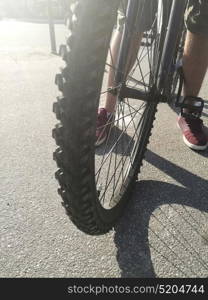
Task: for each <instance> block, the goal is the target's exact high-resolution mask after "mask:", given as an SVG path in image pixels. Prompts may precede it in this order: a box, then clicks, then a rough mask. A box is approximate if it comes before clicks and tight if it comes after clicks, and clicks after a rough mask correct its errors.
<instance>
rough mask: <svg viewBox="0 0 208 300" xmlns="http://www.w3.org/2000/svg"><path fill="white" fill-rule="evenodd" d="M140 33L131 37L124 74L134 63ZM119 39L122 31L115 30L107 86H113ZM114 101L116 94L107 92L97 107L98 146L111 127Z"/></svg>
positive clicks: (126, 73)
mask: <svg viewBox="0 0 208 300" xmlns="http://www.w3.org/2000/svg"><path fill="white" fill-rule="evenodd" d="M142 35H143V33H137V34H135V35H134V37H133V39H132V43H131V45H130V48H129V54H128V58H127V64H126V70H125V76H128V74H129V72H130V71H131V69H132V68H133V66H134V64H135V61H136V58H137V53H138V51H139V48H140V45H141V40H142ZM121 39H122V32H120V31H119V30H116V32H115V34H114V37H113V40H112V43H111V50H110V55H109V57H110V61H109V64H110V65H111V66H112V68H111V67H109V73H108V83H107V86H108V87H109V88H111V87H115V67H116V63H117V59H118V54H119V49H120V43H121ZM116 102H117V96H115V95H113V94H112V93H109V92H107V93H106V99H105V104H104V106H103V107H102V108H99V112H98V120H97V130H96V142H95V145H96V146H100V145H101V144H102V143H103V142H104V141H105V140H106V137H107V135H108V132H109V129H110V127H111V123H112V122H113V120H114V113H115V109H116Z"/></svg>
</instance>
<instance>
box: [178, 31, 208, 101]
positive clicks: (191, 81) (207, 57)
mask: <svg viewBox="0 0 208 300" xmlns="http://www.w3.org/2000/svg"><path fill="white" fill-rule="evenodd" d="M207 68H208V36H205V35H200V34H194V33H191V32H190V31H188V33H187V38H186V42H185V48H184V56H183V70H184V75H185V85H184V95H185V96H195V97H197V96H198V94H199V92H200V89H201V86H202V83H203V80H204V77H205V74H206V71H207Z"/></svg>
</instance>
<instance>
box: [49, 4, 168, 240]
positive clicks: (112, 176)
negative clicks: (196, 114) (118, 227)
mask: <svg viewBox="0 0 208 300" xmlns="http://www.w3.org/2000/svg"><path fill="white" fill-rule="evenodd" d="M124 2H126V1H124ZM141 3H143V5H144V3H145V1H141ZM122 4H124V5H126V3H123V1H117V0H112V1H104V0H97V1H94V0H77V1H74V2H73V5H72V18H71V22H70V24H69V29H70V37H69V39H68V40H67V48H66V51H65V55H64V56H63V58H64V60H65V62H66V66H65V68H64V69H63V70H62V73H61V74H58V75H57V76H56V83H57V85H58V87H59V90H60V91H61V96H60V97H58V101H57V102H56V103H55V104H54V109H53V110H54V112H55V113H56V116H57V118H58V119H59V120H60V123H59V124H58V125H57V126H56V128H55V129H54V130H53V137H54V138H55V140H56V143H57V145H58V146H59V148H58V149H57V150H56V151H55V153H54V159H55V160H56V162H57V164H58V167H59V170H58V171H57V173H56V178H57V179H58V181H59V183H60V189H59V194H60V195H61V196H62V199H63V204H64V207H65V208H66V211H67V214H68V215H69V216H70V218H71V220H72V221H73V223H74V224H75V225H76V226H77V227H78V228H79V229H80V230H82V231H84V232H85V233H87V234H92V235H95V234H96V235H98V234H104V233H106V232H108V231H109V230H110V229H112V227H113V226H114V224H115V222H116V220H117V219H118V217H119V216H120V215H121V213H122V211H123V209H124V207H125V205H126V203H127V201H128V200H129V199H130V195H131V192H132V191H133V185H134V182H135V181H136V179H137V175H138V173H139V171H140V167H141V165H142V159H143V157H144V153H145V150H146V147H147V144H148V141H149V137H150V135H151V129H152V127H153V121H154V119H155V113H156V108H157V101H154V99H150V98H149V100H151V101H142V100H133V99H122V101H121V99H117V103H116V108H115V111H116V113H115V121H114V125H115V126H114V127H113V128H112V127H111V130H110V133H109V135H108V138H107V140H106V142H105V144H104V145H103V146H101V147H99V148H97V149H96V148H95V132H96V124H97V112H98V107H99V106H102V105H103V102H104V101H105V97H106V93H107V89H108V86H107V77H108V73H109V70H110V68H113V69H114V70H115V77H116V73H117V72H120V73H124V72H125V69H126V65H125V64H124V65H123V69H119V70H118V69H117V65H116V62H112V59H111V57H112V50H111V39H112V36H113V34H114V31H115V25H116V23H117V11H118V8H119V6H120V5H122ZM140 8H141V7H140ZM142 11H143V10H142V9H141V10H139V11H138V18H142ZM158 18H160V20H161V18H163V14H162V12H161V14H160V12H158V13H157V14H156V13H155V14H154V18H153V20H152V23H151V26H150V27H149V28H148V30H147V31H146V32H145V33H144V34H143V40H142V43H141V47H140V50H139V52H138V55H137V59H136V62H135V65H134V66H133V68H132V71H131V73H130V74H129V75H128V76H127V77H126V80H125V81H126V82H125V83H126V85H127V86H129V87H134V88H139V89H140V90H142V91H143V92H144V93H146V95H149V97H151V96H150V95H151V93H150V92H151V90H152V87H153V86H154V80H155V74H156V73H157V70H158V65H154V66H153V61H155V62H156V61H159V60H157V59H156V57H155V56H156V55H158V56H159V51H156V50H157V49H159V48H161V47H160V46H161V45H160V35H161V27H160V30H158V26H156V24H157V21H158ZM126 22H127V21H126ZM126 26H127V25H126ZM133 36H134V33H132V37H133ZM125 42H126V41H125V39H123V41H122V42H121V44H120V51H122V49H123V47H125V46H126V45H125ZM153 56H154V57H153ZM108 125H109V124H108Z"/></svg>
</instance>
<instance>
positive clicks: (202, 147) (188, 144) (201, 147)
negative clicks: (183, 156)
mask: <svg viewBox="0 0 208 300" xmlns="http://www.w3.org/2000/svg"><path fill="white" fill-rule="evenodd" d="M177 127H178V129H180V131H181V128H180V126H179V124H178V123H177ZM183 141H184V143H185V144H186V146H188V147H189V148H191V149H193V150H197V151H203V150H206V149H207V147H208V143H207V144H206V145H204V146H197V145H194V144H191V143H190V142H189V141H188V140H187V139H186V137H185V136H184V135H183Z"/></svg>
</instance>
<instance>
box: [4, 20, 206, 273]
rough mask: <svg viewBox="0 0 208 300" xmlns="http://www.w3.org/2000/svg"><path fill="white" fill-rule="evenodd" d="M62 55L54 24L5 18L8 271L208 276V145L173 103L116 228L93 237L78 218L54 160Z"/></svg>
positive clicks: (163, 110) (60, 33) (60, 31)
mask: <svg viewBox="0 0 208 300" xmlns="http://www.w3.org/2000/svg"><path fill="white" fill-rule="evenodd" d="M56 32H57V43H58V44H60V43H62V41H63V40H64V35H65V30H64V27H63V25H57V27H56ZM60 65H61V59H60V58H59V57H58V56H54V55H52V54H50V43H49V32H48V27H47V25H43V24H32V23H21V22H15V21H1V22H0V66H1V67H0V104H1V107H0V137H1V139H0V155H1V159H0V241H1V242H0V277H74V278H79V277H137V278H143V277H144V278H146V277H193V278H196V277H208V181H207V180H208V172H207V167H208V163H207V157H208V151H205V152H204V153H201V154H199V153H197V152H193V151H191V150H189V149H188V148H187V147H186V146H185V145H184V144H183V142H182V138H181V135H180V132H179V131H178V129H177V127H176V113H175V112H174V111H173V110H172V109H170V108H169V107H168V106H167V105H166V104H162V105H160V106H159V112H158V113H157V121H156V122H155V127H154V130H153V136H152V138H151V143H150V145H149V146H148V151H147V155H146V159H145V162H144V166H143V168H142V173H141V175H140V176H139V179H140V180H139V182H138V183H137V185H136V188H135V191H134V195H133V198H132V201H131V203H130V205H129V207H128V209H127V210H126V212H125V215H124V216H123V217H122V218H121V220H120V221H119V223H118V224H117V226H116V228H115V229H114V230H113V231H112V232H110V233H109V234H107V235H104V236H100V237H91V236H88V235H85V234H84V233H82V232H80V231H79V230H77V228H76V227H75V226H74V225H73V224H72V223H71V222H70V221H69V219H68V217H67V216H66V215H65V213H64V210H63V208H62V206H61V200H60V198H59V196H58V195H57V182H56V180H55V179H54V172H55V170H56V165H55V163H54V161H53V160H52V153H53V151H54V149H55V143H54V141H53V139H52V138H51V130H52V128H53V126H54V124H55V123H56V120H55V117H54V115H53V113H52V103H53V102H54V99H55V97H56V95H57V89H56V86H55V85H54V76H55V74H56V73H57V71H58V68H59V66H60ZM207 82H208V81H207V80H205V83H204V86H203V90H202V93H201V95H202V96H203V97H205V99H206V98H207V99H208V85H207ZM203 118H204V121H205V124H206V125H207V126H208V101H206V105H205V110H204V115H203Z"/></svg>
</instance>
